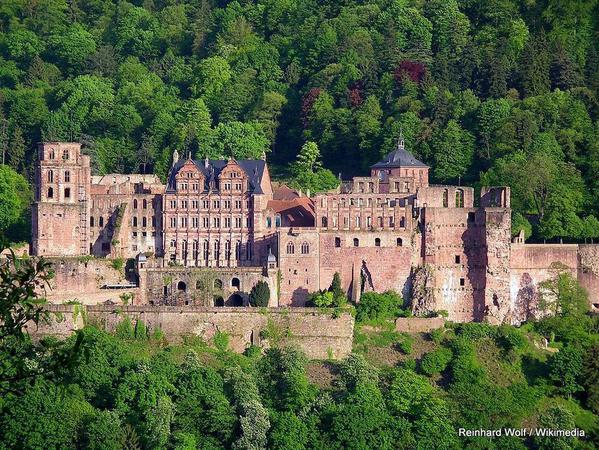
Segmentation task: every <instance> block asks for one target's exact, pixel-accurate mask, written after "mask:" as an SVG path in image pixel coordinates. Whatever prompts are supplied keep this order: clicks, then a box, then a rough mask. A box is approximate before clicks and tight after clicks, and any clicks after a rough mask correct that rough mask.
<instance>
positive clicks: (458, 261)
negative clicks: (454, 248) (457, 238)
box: [455, 255, 460, 264]
mask: <svg viewBox="0 0 599 450" xmlns="http://www.w3.org/2000/svg"><path fill="white" fill-rule="evenodd" d="M455 263H456V264H459V263H460V255H455Z"/></svg>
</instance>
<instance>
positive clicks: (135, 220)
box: [133, 217, 137, 227]
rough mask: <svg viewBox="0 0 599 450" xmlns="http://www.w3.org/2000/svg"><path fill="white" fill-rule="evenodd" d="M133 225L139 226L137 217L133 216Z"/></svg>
mask: <svg viewBox="0 0 599 450" xmlns="http://www.w3.org/2000/svg"><path fill="white" fill-rule="evenodd" d="M133 226H134V227H136V226H137V217H133Z"/></svg>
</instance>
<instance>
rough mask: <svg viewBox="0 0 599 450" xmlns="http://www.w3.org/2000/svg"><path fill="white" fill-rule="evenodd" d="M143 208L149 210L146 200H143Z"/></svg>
mask: <svg viewBox="0 0 599 450" xmlns="http://www.w3.org/2000/svg"><path fill="white" fill-rule="evenodd" d="M143 208H144V209H148V201H147V200H146V199H145V198H144V199H143Z"/></svg>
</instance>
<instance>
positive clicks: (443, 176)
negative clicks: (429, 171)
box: [431, 120, 474, 181]
mask: <svg viewBox="0 0 599 450" xmlns="http://www.w3.org/2000/svg"><path fill="white" fill-rule="evenodd" d="M431 147H432V149H433V154H434V158H435V163H436V164H435V167H434V175H435V177H436V178H438V179H439V180H441V181H448V180H455V179H458V178H460V177H464V175H466V173H467V172H468V170H469V169H470V166H471V165H472V158H473V157H474V137H473V136H472V135H471V134H470V133H469V132H467V131H465V130H464V129H462V127H460V125H459V124H458V123H457V122H455V121H453V120H450V121H449V122H448V123H447V126H446V127H445V128H444V129H443V130H439V131H438V132H436V133H435V134H434V135H433V139H432V142H431Z"/></svg>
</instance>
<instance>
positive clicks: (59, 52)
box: [48, 23, 96, 73]
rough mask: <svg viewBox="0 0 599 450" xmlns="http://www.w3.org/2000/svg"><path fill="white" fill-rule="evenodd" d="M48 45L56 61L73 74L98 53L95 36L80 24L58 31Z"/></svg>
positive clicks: (51, 37)
mask: <svg viewBox="0 0 599 450" xmlns="http://www.w3.org/2000/svg"><path fill="white" fill-rule="evenodd" d="M48 45H49V52H50V55H51V56H52V57H53V59H54V61H58V62H59V63H60V64H61V66H62V67H64V68H66V69H67V71H69V72H71V73H77V72H78V71H79V70H80V69H81V68H82V67H83V65H84V63H85V62H86V60H87V59H88V57H89V56H90V55H91V54H93V53H94V52H95V51H96V41H95V40H94V37H93V35H92V34H91V33H90V32H88V31H87V30H86V29H85V28H84V27H83V26H82V25H80V24H78V23H75V24H73V25H71V26H69V27H68V28H67V29H66V30H61V31H59V32H58V30H57V32H56V33H53V34H52V35H51V36H50V38H49V39H48Z"/></svg>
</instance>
